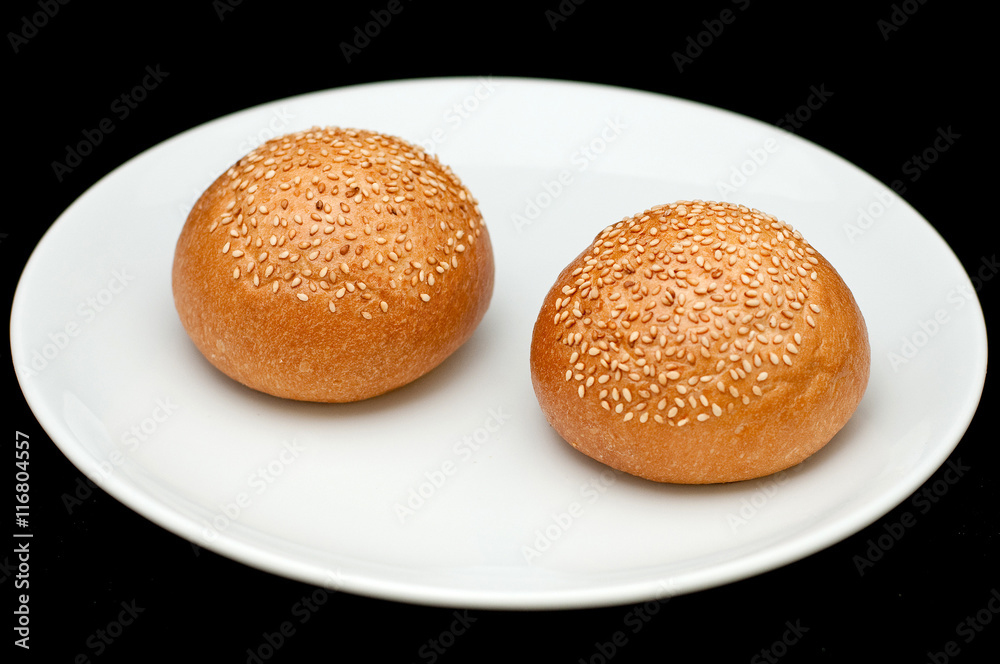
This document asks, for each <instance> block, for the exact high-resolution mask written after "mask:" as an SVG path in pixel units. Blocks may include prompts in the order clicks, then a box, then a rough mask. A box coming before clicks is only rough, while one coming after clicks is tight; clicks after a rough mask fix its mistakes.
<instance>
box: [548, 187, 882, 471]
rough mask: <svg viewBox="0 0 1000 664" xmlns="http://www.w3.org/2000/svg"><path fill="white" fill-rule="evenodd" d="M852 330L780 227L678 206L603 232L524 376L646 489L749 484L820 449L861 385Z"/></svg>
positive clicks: (801, 247)
mask: <svg viewBox="0 0 1000 664" xmlns="http://www.w3.org/2000/svg"><path fill="white" fill-rule="evenodd" d="M869 367H870V348H869V343H868V333H867V330H866V328H865V323H864V319H863V317H862V315H861V311H860V310H859V309H858V306H857V304H856V302H855V301H854V297H853V296H852V294H851V292H850V290H849V289H848V287H847V286H846V284H844V282H843V280H842V279H841V278H840V276H839V275H838V274H837V272H836V270H834V268H833V267H832V266H831V265H830V264H829V263H828V262H827V261H826V260H825V259H824V258H823V257H822V256H821V255H820V254H819V253H818V252H816V250H815V249H813V248H812V247H811V246H810V245H809V244H808V243H807V242H805V240H803V239H802V236H801V235H800V234H799V233H798V232H796V231H794V230H793V229H792V228H791V227H790V226H788V225H787V224H785V223H783V222H781V221H779V220H777V219H775V218H773V217H771V216H768V215H766V214H763V213H761V212H759V211H757V210H752V209H749V208H746V207H743V206H738V205H732V204H728V203H713V202H702V201H681V202H678V203H673V204H670V205H664V206H658V207H655V208H652V209H650V210H646V211H645V212H643V213H641V214H638V215H636V216H635V217H632V218H629V219H624V220H622V221H621V222H619V223H617V224H614V225H612V226H609V227H608V228H606V229H605V230H604V231H603V232H602V233H601V234H600V235H598V236H597V238H595V240H594V242H593V243H592V244H591V246H590V247H588V248H587V249H586V250H585V251H584V252H583V253H581V254H580V255H579V256H578V257H577V258H576V259H575V260H574V261H573V262H572V263H570V264H569V266H567V267H566V269H565V270H563V272H562V273H561V274H560V275H559V278H558V279H557V280H556V283H555V285H554V286H553V287H552V289H551V290H550V291H549V293H548V295H547V297H546V298H545V301H544V304H543V305H542V309H541V312H540V313H539V316H538V320H537V322H536V324H535V328H534V334H533V337H532V345H531V377H532V382H533V385H534V388H535V393H536V395H537V397H538V401H539V403H540V405H541V407H542V410H543V411H544V412H545V414H546V417H547V418H548V420H549V422H550V424H551V425H552V426H553V427H554V428H555V429H556V431H558V432H559V434H560V435H561V436H562V437H563V438H564V439H566V440H567V441H568V442H569V443H570V444H572V445H573V446H574V447H575V448H577V449H578V450H580V451H581V452H583V453H585V454H587V455H589V456H591V457H593V458H595V459H597V460H598V461H601V462H603V463H605V464H607V465H609V466H612V467H614V468H617V469H619V470H623V471H625V472H628V473H631V474H634V475H638V476H640V477H645V478H647V479H651V480H655V481H659V482H673V483H683V484H704V483H713V482H730V481H736V480H744V479H751V478H754V477H761V476H764V475H768V474H771V473H774V472H777V471H779V470H783V469H785V468H788V467H790V466H793V465H795V464H797V463H799V462H801V461H802V460H804V459H805V458H806V457H808V456H810V455H811V454H813V453H815V452H816V451H817V450H819V449H820V448H821V447H823V446H824V445H825V444H826V443H827V442H828V441H829V440H830V439H831V438H832V437H833V436H834V434H836V433H837V431H839V430H840V429H841V427H843V425H844V424H845V423H846V422H847V420H848V419H850V417H851V415H852V413H853V412H854V410H855V408H856V407H857V405H858V403H859V402H860V400H861V397H862V395H863V394H864V391H865V388H866V386H867V383H868V373H869Z"/></svg>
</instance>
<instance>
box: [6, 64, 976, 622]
mask: <svg viewBox="0 0 1000 664" xmlns="http://www.w3.org/2000/svg"><path fill="white" fill-rule="evenodd" d="M316 124H337V125H341V126H354V127H363V128H372V129H377V130H379V131H383V132H386V133H392V134H396V135H399V136H403V137H405V138H408V139H409V140H411V141H415V142H421V143H423V144H424V145H425V147H427V148H429V149H431V150H433V151H434V152H437V153H438V154H439V155H440V157H441V158H442V160H443V161H444V162H445V163H447V164H450V165H451V166H452V167H453V168H454V169H455V171H456V172H457V173H458V174H459V175H460V176H461V177H462V178H463V180H464V181H465V182H466V184H467V185H468V186H469V187H470V189H471V190H472V191H473V192H474V193H475V194H476V195H477V197H478V198H479V200H480V204H481V209H482V211H483V213H484V216H485V218H486V221H487V224H488V226H489V229H490V234H491V236H492V239H493V243H494V247H495V252H496V263H497V279H496V290H495V293H494V296H493V301H492V305H491V307H490V310H489V313H488V314H487V315H486V318H485V319H484V320H483V322H482V325H481V326H480V328H479V330H478V331H477V332H476V334H475V336H474V337H473V338H472V340H471V341H470V342H469V343H468V344H466V345H465V346H464V347H463V348H462V349H461V350H459V351H458V352H457V353H456V354H455V355H454V356H452V357H451V358H450V359H449V360H447V361H446V362H445V363H444V364H443V365H442V366H440V367H439V368H438V369H436V370H435V371H433V372H432V373H431V374H430V375H428V376H426V377H424V378H422V379H421V380H419V381H417V382H415V383H413V384H411V385H409V386H407V387H405V388H402V389H400V390H398V391H396V392H394V393H391V394H388V395H385V396H383V397H379V398H377V399H372V400H369V401H367V402H363V403H357V404H348V405H318V404H303V403H294V402H288V401H283V400H279V399H275V398H271V397H268V396H264V395H261V394H257V393H254V392H252V391H250V390H248V389H246V388H243V387H242V386H240V385H237V384H235V383H234V382H232V381H230V380H229V379H228V378H225V377H224V376H222V375H221V374H219V373H218V372H216V371H215V370H214V369H213V368H212V367H211V366H210V365H208V364H207V363H206V362H205V361H204V360H203V359H202V357H201V356H200V355H199V354H198V352H197V351H196V350H195V348H194V347H193V345H192V344H191V343H190V342H189V340H188V338H187V336H186V334H185V332H184V330H183V328H182V327H181V325H180V323H179V321H178V319H177V317H176V315H175V312H174V307H173V301H172V297H171V290H170V269H171V261H172V257H173V251H174V243H175V240H176V238H177V235H178V233H179V231H180V229H181V226H182V224H183V221H184V218H185V216H186V214H187V211H188V209H189V207H190V206H191V204H192V203H193V202H194V200H195V199H196V198H197V196H198V195H199V194H200V193H201V191H202V190H203V189H204V188H205V187H206V186H207V185H208V184H209V183H210V182H211V180H213V179H214V178H215V176H216V175H217V174H218V173H220V172H222V170H224V169H225V168H226V167H228V166H229V165H230V164H231V163H232V162H233V161H235V160H236V159H237V158H238V157H240V156H241V155H242V154H243V153H244V152H246V151H248V150H249V149H250V148H251V147H253V146H254V145H255V144H257V143H258V142H261V141H263V140H266V139H268V138H270V137H272V136H274V135H276V134H281V133H286V132H288V131H293V130H296V129H301V128H306V127H309V126H312V125H316ZM681 198H688V199H693V198H701V199H716V200H718V199H724V200H732V201H735V202H741V203H744V204H748V205H750V206H753V207H756V208H759V209H762V210H765V211H767V212H769V213H771V214H774V215H776V216H778V217H779V218H781V219H783V220H785V221H788V222H789V223H791V224H793V225H794V226H795V227H796V228H798V229H799V230H800V231H802V232H803V234H804V235H805V237H806V238H807V239H809V240H810V241H811V243H812V244H813V245H814V246H816V247H817V249H819V250H820V252H821V253H823V254H824V255H825V256H826V257H827V258H828V259H829V260H830V261H831V262H832V263H833V264H834V265H835V266H836V267H837V268H838V270H839V271H840V273H841V274H842V276H843V277H844V279H845V280H846V281H847V283H848V284H849V285H850V286H851V287H852V289H853V290H854V293H855V295H856V297H857V300H858V302H859V304H860V306H861V308H862V310H863V311H864V314H865V316H866V318H867V322H868V327H869V331H870V334H871V343H872V352H873V363H872V374H871V383H870V385H869V387H868V392H867V394H866V395H865V398H864V400H863V402H862V404H861V406H860V408H859V410H858V411H857V413H856V414H855V416H854V418H853V419H852V420H851V422H850V423H849V424H848V425H847V427H846V428H845V429H844V430H843V431H842V432H841V433H840V434H839V435H838V436H837V437H836V438H835V439H834V440H833V441H832V442H831V443H830V444H829V445H828V446H827V447H826V448H825V449H823V450H822V451H821V452H820V453H819V454H817V455H815V456H814V457H813V458H811V459H809V460H808V461H807V462H806V463H804V464H802V465H801V466H799V467H797V468H796V469H794V470H792V471H787V472H785V473H783V474H779V475H777V476H772V477H770V478H764V479H761V480H757V481H751V482H744V483H737V484H732V485H726V486H689V487H685V486H663V485H657V484H653V483H649V482H646V481H643V480H638V479H635V478H632V477H630V476H626V475H623V474H621V473H617V472H612V471H610V470H606V469H604V467H602V466H600V465H599V464H597V463H596V462H594V461H592V460H590V459H588V458H586V457H584V456H583V455H581V454H579V453H577V452H575V451H574V450H572V449H571V448H570V447H569V446H568V445H566V444H565V443H564V442H562V441H561V440H560V439H559V438H558V437H557V436H556V435H555V434H554V433H553V431H552V430H551V429H550V428H549V427H548V425H547V424H546V421H545V419H544V417H543V415H542V413H541V412H540V410H539V408H538V406H537V403H536V401H535V397H534V393H533V392H532V388H531V383H530V380H529V374H528V346H529V341H530V336H531V330H532V325H533V323H534V320H535V317H536V315H537V313H538V308H539V306H540V303H541V300H542V298H543V296H544V294H545V293H546V291H547V290H548V288H549V286H550V285H551V283H552V282H553V280H554V279H555V277H556V275H557V274H558V272H559V271H560V270H561V269H562V267H563V266H564V265H565V264H566V263H568V262H569V261H570V260H571V259H572V258H573V257H574V256H575V255H576V254H577V253H578V252H579V251H580V250H581V249H582V248H583V247H584V246H585V245H586V244H587V243H588V242H589V241H590V239H591V238H592V237H593V236H594V235H595V234H596V233H597V232H598V231H600V230H601V229H603V228H604V227H605V226H607V225H608V224H611V223H613V222H615V221H618V220H619V219H621V218H622V217H625V216H630V215H632V214H634V213H635V212H638V211H641V210H643V209H645V208H647V207H650V206H652V205H655V204H658V203H663V202H669V201H672V200H676V199H681ZM11 347H12V351H13V360H14V363H15V365H16V367H17V373H18V377H19V379H20V382H21V386H22V389H23V391H24V394H25V397H26V398H27V401H28V403H29V404H30V406H31V408H32V409H33V410H34V412H35V414H36V415H37V417H38V420H39V422H40V423H41V424H42V426H43V427H44V428H45V430H46V431H47V432H48V434H49V435H50V436H51V437H52V440H53V441H55V442H56V444H57V445H58V446H59V447H60V448H61V449H62V451H63V452H64V453H65V454H66V456H67V457H69V459H70V460H71V461H72V462H73V463H74V464H75V465H76V466H77V467H79V468H80V469H81V470H82V471H83V472H84V473H85V474H86V475H87V476H88V477H90V478H91V479H93V480H94V481H96V482H97V483H98V484H99V485H100V486H101V487H103V488H104V489H105V490H106V491H107V492H109V493H110V494H111V495H113V496H115V497H116V498H117V499H119V500H121V501H122V502H123V503H125V504H126V505H128V506H129V507H131V508H132V509H134V510H136V511H137V512H139V513H140V514H142V515H144V516H145V517H147V518H149V519H151V520H152V521H154V522H156V523H158V524H160V525H161V526H163V527H165V528H167V529H169V530H171V531H173V532H175V533H177V534H178V535H180V536H182V537H185V538H188V539H190V540H191V541H193V542H194V543H196V544H198V545H200V546H204V547H208V548H209V549H212V550H214V551H216V552H218V553H221V554H223V555H226V556H229V557H231V558H233V559H235V560H238V561H241V562H243V563H246V564H249V565H253V566H255V567H258V568H261V569H265V570H269V571H271V572H274V573H276V574H281V575H285V576H287V577H291V578H294V579H299V580H302V581H305V582H308V583H313V584H317V585H325V586H327V587H335V588H339V589H343V590H346V591H349V592H353V593H358V594H364V595H371V596H376V597H382V598H388V599H393V600H400V601H406V602H416V603H423V604H432V605H455V606H464V607H483V608H515V609H541V608H567V607H584V606H598V605H608V604H620V603H627V602H632V601H639V600H644V599H651V598H655V597H661V596H663V595H665V594H674V593H682V592H690V591H695V590H699V589H703V588H708V587H711V586H716V585H719V584H723V583H727V582H730V581H733V580H736V579H741V578H745V577H748V576H751V575H754V574H758V573H760V572H763V571H765V570H769V569H772V568H775V567H778V566H780V565H784V564H787V563H789V562H791V561H794V560H797V559H800V558H802V557H804V556H807V555H809V554H810V553H812V552H815V551H817V550H819V549H822V548H823V547H826V546H829V545H831V544H833V543H835V542H837V541H839V540H841V539H843V538H845V537H847V536H849V535H851V534H852V533H854V532H856V531H858V530H859V529H861V528H863V527H864V526H866V525H867V524H869V523H871V522H873V521H874V520H875V519H877V518H879V517H880V516H882V515H883V514H885V513H886V512H887V511H889V510H890V509H892V508H893V507H894V506H895V505H897V504H899V503H900V502H901V501H902V500H904V499H905V498H906V497H907V496H908V495H910V494H911V493H912V492H913V491H914V490H915V489H916V488H917V487H919V486H920V484H921V483H923V482H924V481H925V480H926V479H927V478H928V477H929V476H930V475H931V474H932V473H933V472H934V470H935V469H937V468H938V467H939V466H940V465H941V464H942V463H943V462H944V461H945V459H946V458H947V457H948V455H949V453H950V452H951V451H952V450H953V449H954V447H955V445H956V444H957V442H958V441H959V439H960V438H961V436H962V434H963V433H964V431H965V430H966V427H967V426H968V424H969V422H970V420H971V418H972V416H973V413H974V412H975V409H976V406H977V403H978V400H979V397H980V394H981V391H982V386H983V380H984V376H985V369H986V333H985V325H984V322H983V317H982V311H981V310H980V307H979V303H978V300H977V299H976V297H975V294H974V291H973V289H972V286H971V284H970V282H969V280H968V278H967V277H966V275H965V272H964V271H963V269H962V267H961V265H960V264H959V262H958V260H956V258H955V257H954V255H953V254H952V253H951V251H950V250H949V248H948V247H947V246H946V244H945V243H944V242H943V241H942V239H941V238H940V237H939V236H938V235H937V234H936V233H935V232H934V230H933V229H932V228H931V227H930V226H929V225H928V224H927V222H926V221H925V220H924V219H922V218H921V217H920V216H919V215H918V214H917V213H916V212H914V210H913V209H911V208H910V207H909V206H908V205H907V204H906V203H905V202H903V201H902V200H901V199H900V198H899V197H897V196H895V195H894V194H892V193H891V192H889V191H887V190H886V189H885V188H884V187H883V186H882V185H881V184H879V183H878V182H877V181H876V180H874V179H873V178H871V177H870V176H868V175H866V174H865V173H863V172H862V171H860V170H859V169H857V168H856V167H854V166H852V165H851V164H849V163H847V162H845V161H844V160H842V159H840V158H838V157H837V156H835V155H833V154H830V153H829V152H826V151H824V150H823V149H821V148H819V147H817V146H815V145H813V144H811V143H808V142H806V141H804V140H801V139H799V138H797V137H796V136H794V135H791V134H787V133H784V132H782V131H780V130H778V129H775V128H774V127H772V126H769V125H766V124H763V123H760V122H757V121H753V120H750V119H747V118H745V117H741V116H738V115H734V114H732V113H729V112H725V111H721V110H718V109H714V108H710V107H706V106H702V105H698V104H694V103H690V102H687V101H681V100H678V99H673V98H668V97H663V96H658V95H653V94H648V93H642V92H636V91H630V90H622V89H616V88H609V87H601V86H595V85H584V84H577V83H566V82H553V81H539V80H521V79H473V78H459V79H437V80H417V81H404V82H390V83H382V84H372V85H363V86H358V87H350V88H344V89H338V90H332V91H327V92H320V93H315V94H308V95H303V96H300V97H295V98H292V99H287V100H284V101H279V102H275V103H272V104H267V105H264V106H260V107H257V108H253V109H249V110H246V111H242V112H240V113H236V114H233V115H230V116H228V117H225V118H221V119H219V120H216V121H213V122H210V123H208V124H206V125H203V126H201V127H197V128H195V129H192V130H190V131H187V132H185V133H183V134H181V135H180V136H177V137H175V138H173V139H171V140H168V141H166V142H165V143H163V144H161V145H158V146H156V147H154V148H152V149H150V150H148V151H146V152H144V153H143V154H141V155H139V156H137V157H136V158H134V159H132V160H131V161H129V162H128V163H126V164H125V165H123V166H121V167H120V168H118V169H116V170H115V171H114V172H112V173H110V174H109V175H108V176H107V177H105V178H104V179H103V180H101V181H100V182H99V183H98V184H97V185H95V186H94V187H92V188H91V189H90V190H89V191H87V192H86V193H85V194H84V195H83V196H82V197H81V198H80V199H79V200H78V201H76V202H75V203H74V204H73V205H72V206H71V207H70V208H69V209H68V210H66V212H65V213H64V214H63V215H62V216H61V217H60V218H59V220H58V221H57V222H56V223H55V224H54V225H53V227H52V228H51V229H50V231H49V232H48V233H47V234H46V235H45V237H44V238H43V239H42V241H41V242H40V243H39V245H38V247H37V249H36V250H35V253H34V255H33V256H32V257H31V259H30V261H29V263H28V265H27V267H26V269H25V271H24V274H23V276H22V278H21V281H20V284H19V286H18V290H17V293H16V299H15V301H14V306H13V312H12V317H11Z"/></svg>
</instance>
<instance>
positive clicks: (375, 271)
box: [173, 128, 493, 402]
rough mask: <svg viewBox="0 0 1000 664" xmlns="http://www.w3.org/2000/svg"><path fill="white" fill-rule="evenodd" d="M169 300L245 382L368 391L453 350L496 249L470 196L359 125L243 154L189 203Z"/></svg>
mask: <svg viewBox="0 0 1000 664" xmlns="http://www.w3.org/2000/svg"><path fill="white" fill-rule="evenodd" d="M173 289H174V300H175V304H176V307H177V311H178V313H179V315H180V318H181V321H182V323H183V325H184V327H185V329H186V330H187V331H188V334H189V335H190V337H191V339H192V340H193V341H194V343H195V345H196V346H197V347H198V349H199V350H200V351H201V352H202V354H204V355H205V357H206V358H207V359H208V360H209V361H210V362H211V363H212V364H214V365H215V366H216V367H217V368H219V369H220V370H221V371H223V372H224V373H225V374H227V375H229V376H230V377H232V378H234V379H236V380H237V381H239V382H241V383H243V384H245V385H248V386H249V387H252V388H254V389H256V390H260V391H262V392H266V393H268V394H273V395H275V396H280V397H285V398H289V399H298V400H304V401H324V402H346V401H357V400H360V399H365V398H368V397H372V396H375V395H378V394H382V393H384V392H387V391H389V390H392V389H394V388H396V387H399V386H402V385H405V384H406V383H409V382H411V381H413V380H415V379H416V378H418V377H420V376H421V375H423V374H425V373H426V372H428V371H430V370H431V369H433V368H434V367H435V366H437V365H438V364H439V363H440V362H442V361H443V360H444V359H445V358H446V357H448V355H450V354H451V353H452V352H454V351H455V350H456V349H457V348H458V347H459V346H461V345H462V343H464V342H465V341H466V340H467V339H468V338H469V337H470V336H471V335H472V333H473V331H474V330H475V328H476V326H477V325H478V324H479V321H480V320H481V319H482V317H483V315H484V314H485V313H486V308H487V306H488V305H489V301H490V297H491V295H492V291H493V251H492V247H491V244H490V238H489V234H488V232H487V230H486V226H485V225H484V224H483V221H482V217H481V215H480V213H479V209H478V207H477V203H476V201H475V199H474V198H473V197H472V195H471V194H470V193H469V191H468V189H466V188H465V187H464V186H463V185H462V183H461V182H460V181H459V179H458V178H457V177H456V176H455V175H454V174H453V173H452V172H451V170H450V169H448V168H447V167H445V166H442V165H441V164H440V163H439V162H438V161H437V160H436V159H435V158H433V157H431V156H430V155H427V154H425V153H424V152H423V150H422V149H420V148H418V147H415V146H413V145H411V144H408V143H406V142H405V141H403V140H401V139H399V138H396V137H392V136H383V135H381V134H376V133H373V132H369V131H362V130H352V129H340V128H324V129H320V128H313V129H311V130H309V131H304V132H299V133H295V134H290V135H288V136H283V137H280V138H276V139H274V140H271V141H268V142H267V143H265V144H264V145H262V146H260V147H258V148H257V149H255V150H254V151H253V152H251V153H250V154H248V155H246V156H245V157H243V158H242V159H241V160H240V161H238V162H237V163H236V164H235V165H233V166H232V167H231V168H230V169H229V170H228V171H227V172H226V173H224V174H223V175H221V176H220V177H219V178H218V179H217V180H216V181H215V182H214V183H213V184H212V185H211V186H210V187H209V188H208V190H206V191H205V193H204V194H203V195H202V196H201V198H200V199H199V200H198V202H197V203H196V204H195V206H194V208H193V209H192V211H191V214H190V215H189V217H188V219H187V223H186V224H185V226H184V229H183V231H182V232H181V236H180V239H179V240H178V243H177V249H176V253H175V257H174V268H173Z"/></svg>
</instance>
